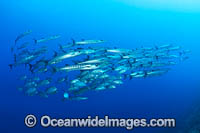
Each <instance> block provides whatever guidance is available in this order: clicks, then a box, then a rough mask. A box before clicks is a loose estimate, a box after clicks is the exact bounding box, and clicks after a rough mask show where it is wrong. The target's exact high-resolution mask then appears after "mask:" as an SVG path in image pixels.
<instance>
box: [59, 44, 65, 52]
mask: <svg viewBox="0 0 200 133" xmlns="http://www.w3.org/2000/svg"><path fill="white" fill-rule="evenodd" d="M59 49H60V51H62V52H63V53H66V51H65V50H64V48H63V46H62V45H61V44H59Z"/></svg>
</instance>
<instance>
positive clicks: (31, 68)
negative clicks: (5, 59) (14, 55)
mask: <svg viewBox="0 0 200 133" xmlns="http://www.w3.org/2000/svg"><path fill="white" fill-rule="evenodd" d="M28 65H29V70H30V71H31V72H32V73H33V65H32V64H30V63H29V64H28Z"/></svg>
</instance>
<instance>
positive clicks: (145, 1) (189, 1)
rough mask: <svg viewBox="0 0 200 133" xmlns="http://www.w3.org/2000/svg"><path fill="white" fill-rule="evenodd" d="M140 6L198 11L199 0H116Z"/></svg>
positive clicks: (199, 7)
mask: <svg viewBox="0 0 200 133" xmlns="http://www.w3.org/2000/svg"><path fill="white" fill-rule="evenodd" d="M118 1H120V2H124V3H127V4H129V5H133V6H136V7H141V8H153V9H165V10H166V9H168V10H175V11H192V12H193V11H200V0H118Z"/></svg>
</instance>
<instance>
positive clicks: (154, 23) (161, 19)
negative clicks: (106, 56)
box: [0, 0, 200, 133]
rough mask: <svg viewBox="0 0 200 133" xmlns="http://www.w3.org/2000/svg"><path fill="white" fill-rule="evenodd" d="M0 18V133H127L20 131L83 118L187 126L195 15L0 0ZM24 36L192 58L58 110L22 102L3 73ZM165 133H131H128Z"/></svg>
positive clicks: (48, 0) (152, 132)
mask: <svg viewBox="0 0 200 133" xmlns="http://www.w3.org/2000/svg"><path fill="white" fill-rule="evenodd" d="M190 6H191V5H190ZM0 18H1V20H0V22H1V23H0V43H1V48H0V50H1V52H0V54H1V56H0V57H1V69H0V71H1V76H0V83H1V93H0V99H1V100H0V106H1V108H0V119H1V120H0V131H1V132H5V133H10V132H16V131H20V132H30V133H31V132H49V133H51V132H60V133H62V132H63V133H64V132H117V133H118V132H119V133H121V132H127V130H126V129H124V128H42V127H41V126H39V125H37V126H36V127H34V128H31V129H30V128H27V127H26V126H25V125H24V118H25V116H26V115H27V114H34V115H35V116H37V117H40V116H42V115H49V116H52V117H55V118H65V117H72V118H79V117H80V118H84V117H87V116H88V115H91V116H96V115H98V116H101V117H104V116H105V115H109V117H113V118H148V119H150V118H176V119H177V125H181V124H182V122H183V121H184V120H185V119H187V116H188V115H185V114H186V112H188V111H189V110H191V109H192V108H193V106H194V103H196V101H198V100H199V96H200V95H199V93H200V91H199V88H200V82H199V74H200V69H199V68H200V63H199V57H200V52H199V50H200V45H199V44H200V40H199V35H200V25H199V23H200V11H198V10H192V11H190V9H184V8H183V9H182V10H174V9H170V8H162V7H161V8H156V7H154V6H153V7H152V8H151V7H146V6H144V7H143V6H137V4H135V5H134V4H130V2H122V1H120V0H84V1H83V0H74V1H66V0H60V1H56V0H43V1H40V0H29V1H25V0H10V1H6V0H1V1H0ZM27 29H31V30H33V31H34V33H36V36H37V37H40V36H48V35H54V34H60V35H62V37H64V40H65V41H67V40H68V41H69V40H70V38H75V39H82V38H88V39H93V38H95V39H96V38H101V39H104V40H107V42H108V43H107V44H106V46H110V47H113V46H116V47H120V48H130V49H133V48H137V47H141V46H155V45H160V44H168V43H171V44H175V45H180V46H182V47H183V48H184V49H190V50H191V51H192V53H191V55H190V58H189V60H186V61H185V62H182V63H180V64H178V65H176V66H174V67H173V69H172V70H171V71H170V72H169V73H167V74H165V75H163V76H161V77H152V78H147V79H136V80H131V81H126V82H125V83H124V84H123V85H121V86H119V87H117V88H116V89H112V90H108V91H104V92H99V93H91V94H89V100H86V101H78V102H77V101H69V102H62V101H61V100H60V98H59V97H58V96H52V97H49V98H48V99H42V98H39V97H28V96H25V95H24V94H23V93H20V92H19V91H18V90H17V89H16V88H17V86H18V80H17V79H16V74H17V73H20V72H19V70H18V71H15V70H13V71H10V70H9V67H8V64H10V62H11V60H12V55H11V54H10V48H11V46H12V44H13V43H14V40H15V38H16V36H17V35H19V34H20V33H22V32H24V31H26V30H27ZM49 47H51V46H49ZM21 71H23V70H21ZM196 106H197V105H196ZM183 116H184V117H183ZM183 118H185V119H183ZM183 126H184V125H183ZM177 128H178V127H177ZM173 131H174V129H164V128H138V129H134V130H133V131H130V132H136V133H137V132H142V133H143V132H145V133H146V132H149V133H156V132H159V133H160V132H173ZM175 132H176V131H175Z"/></svg>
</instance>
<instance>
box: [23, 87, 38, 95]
mask: <svg viewBox="0 0 200 133" xmlns="http://www.w3.org/2000/svg"><path fill="white" fill-rule="evenodd" d="M25 93H26V94H27V95H28V96H33V95H36V94H38V91H37V89H36V88H28V89H27V90H26V92H25Z"/></svg>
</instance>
